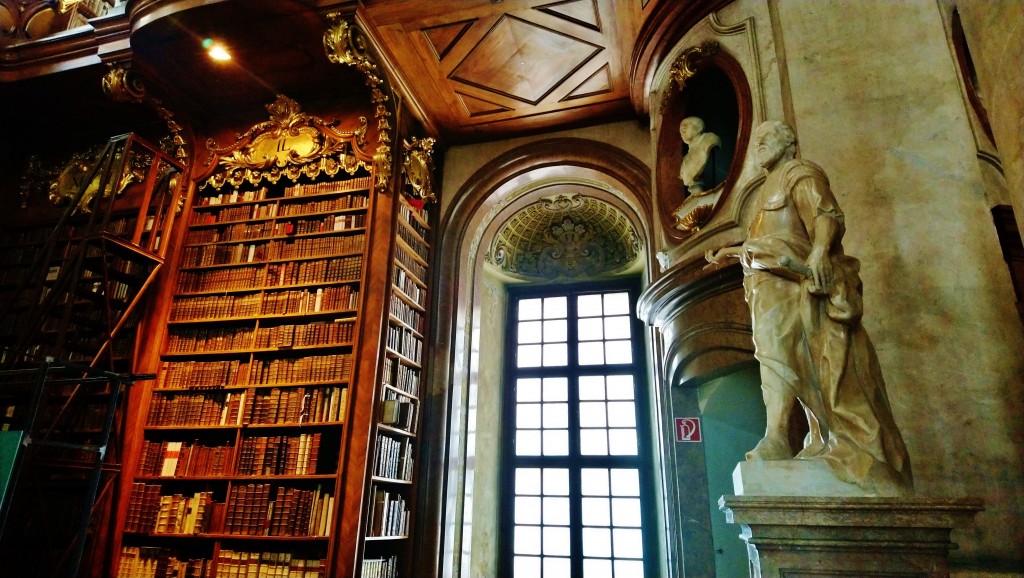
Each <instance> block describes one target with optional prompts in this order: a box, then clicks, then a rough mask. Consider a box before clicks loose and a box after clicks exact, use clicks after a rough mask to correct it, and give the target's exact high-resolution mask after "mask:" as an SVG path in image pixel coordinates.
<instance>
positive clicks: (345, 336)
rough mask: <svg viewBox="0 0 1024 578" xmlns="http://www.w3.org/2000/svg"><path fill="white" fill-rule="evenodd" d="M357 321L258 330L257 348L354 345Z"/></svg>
mask: <svg viewBox="0 0 1024 578" xmlns="http://www.w3.org/2000/svg"><path fill="white" fill-rule="evenodd" d="M355 326H356V324H355V321H352V320H351V319H334V320H330V321H312V322H310V323H304V324H298V325H275V326H273V327H260V328H259V329H257V330H256V347H258V348H268V347H302V346H311V345H341V344H348V343H352V339H353V334H354V332H355Z"/></svg>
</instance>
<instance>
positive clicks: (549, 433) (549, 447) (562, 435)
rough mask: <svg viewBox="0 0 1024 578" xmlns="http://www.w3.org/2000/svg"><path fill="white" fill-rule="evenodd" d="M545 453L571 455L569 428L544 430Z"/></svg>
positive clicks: (549, 454)
mask: <svg viewBox="0 0 1024 578" xmlns="http://www.w3.org/2000/svg"><path fill="white" fill-rule="evenodd" d="M544 455H546V456H567V455H569V430H564V429H556V430H544Z"/></svg>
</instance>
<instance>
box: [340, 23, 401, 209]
mask: <svg viewBox="0 0 1024 578" xmlns="http://www.w3.org/2000/svg"><path fill="white" fill-rule="evenodd" d="M327 18H328V20H330V21H331V23H332V24H331V26H330V28H328V29H327V31H326V32H324V50H325V51H326V52H327V59H328V60H330V61H331V62H333V63H335V64H346V65H348V66H354V67H355V68H356V70H358V71H360V72H362V73H363V74H364V75H365V76H366V85H367V86H369V87H370V100H371V102H372V103H373V107H374V118H376V119H377V131H378V134H379V137H378V144H377V150H376V151H375V152H374V154H373V174H374V184H373V190H374V191H375V192H378V193H383V192H385V191H387V190H388V186H389V185H390V182H391V169H392V164H391V142H392V139H391V131H392V126H391V120H390V118H391V116H392V113H391V111H390V110H388V107H387V104H388V102H389V101H390V100H391V98H390V96H388V95H387V94H385V90H387V91H388V92H390V88H389V87H388V85H387V83H386V82H385V81H384V79H383V78H381V76H380V74H379V73H378V70H377V64H376V63H374V61H373V59H372V57H371V56H370V53H369V50H368V49H367V44H366V38H365V37H364V36H363V33H362V32H361V31H360V30H359V28H358V27H356V26H355V25H354V24H352V23H350V22H348V21H346V20H345V19H344V18H343V17H342V15H341V14H339V13H337V12H332V13H330V14H328V15H327Z"/></svg>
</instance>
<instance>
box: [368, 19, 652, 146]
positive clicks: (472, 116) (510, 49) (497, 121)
mask: <svg viewBox="0 0 1024 578" xmlns="http://www.w3.org/2000/svg"><path fill="white" fill-rule="evenodd" d="M643 4H645V2H644V1H643V0H556V1H552V0H505V1H499V2H495V1H492V0H462V1H457V2H449V1H446V2H439V1H437V0H406V1H378V2H368V3H367V4H366V6H365V18H366V21H367V24H368V25H369V26H368V28H369V29H370V33H371V34H373V35H376V37H377V38H376V39H377V41H378V43H379V44H380V45H381V46H382V47H383V50H384V51H385V53H386V57H387V59H389V60H390V61H391V62H393V63H394V64H395V65H396V67H397V68H398V70H399V74H400V76H401V78H402V79H403V80H404V82H405V83H406V84H407V86H406V88H407V92H408V93H409V94H410V95H411V97H412V99H413V100H414V105H415V106H417V107H419V108H420V110H421V116H423V117H425V118H427V119H429V122H430V123H431V124H433V125H434V128H435V130H436V131H437V132H439V133H441V134H444V135H447V136H448V138H449V139H450V140H452V141H460V140H477V139H480V138H481V137H482V136H483V135H493V134H495V133H500V134H514V133H520V132H529V131H531V130H533V129H536V128H539V127H541V126H546V127H550V126H551V125H552V124H555V125H561V126H571V125H573V124H580V123H585V122H595V120H596V119H606V120H613V119H616V118H622V117H625V116H628V115H630V114H631V113H632V112H633V111H632V107H631V106H630V97H629V79H628V71H629V63H630V51H631V49H632V44H633V39H634V38H635V37H636V35H637V30H638V27H639V23H640V17H641V12H642V8H643V6H642V5H643Z"/></svg>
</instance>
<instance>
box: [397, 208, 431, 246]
mask: <svg viewBox="0 0 1024 578" xmlns="http://www.w3.org/2000/svg"><path fill="white" fill-rule="evenodd" d="M398 216H399V217H401V220H402V222H404V223H405V224H406V225H409V227H411V228H412V230H414V231H416V234H418V235H419V236H420V237H422V238H423V239H427V238H428V234H429V229H427V226H426V225H424V224H423V222H426V221H427V220H428V218H427V217H428V214H427V209H426V207H424V208H421V209H413V208H412V207H410V206H409V205H407V204H405V203H400V204H399V206H398ZM421 219H422V220H423V222H421Z"/></svg>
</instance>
